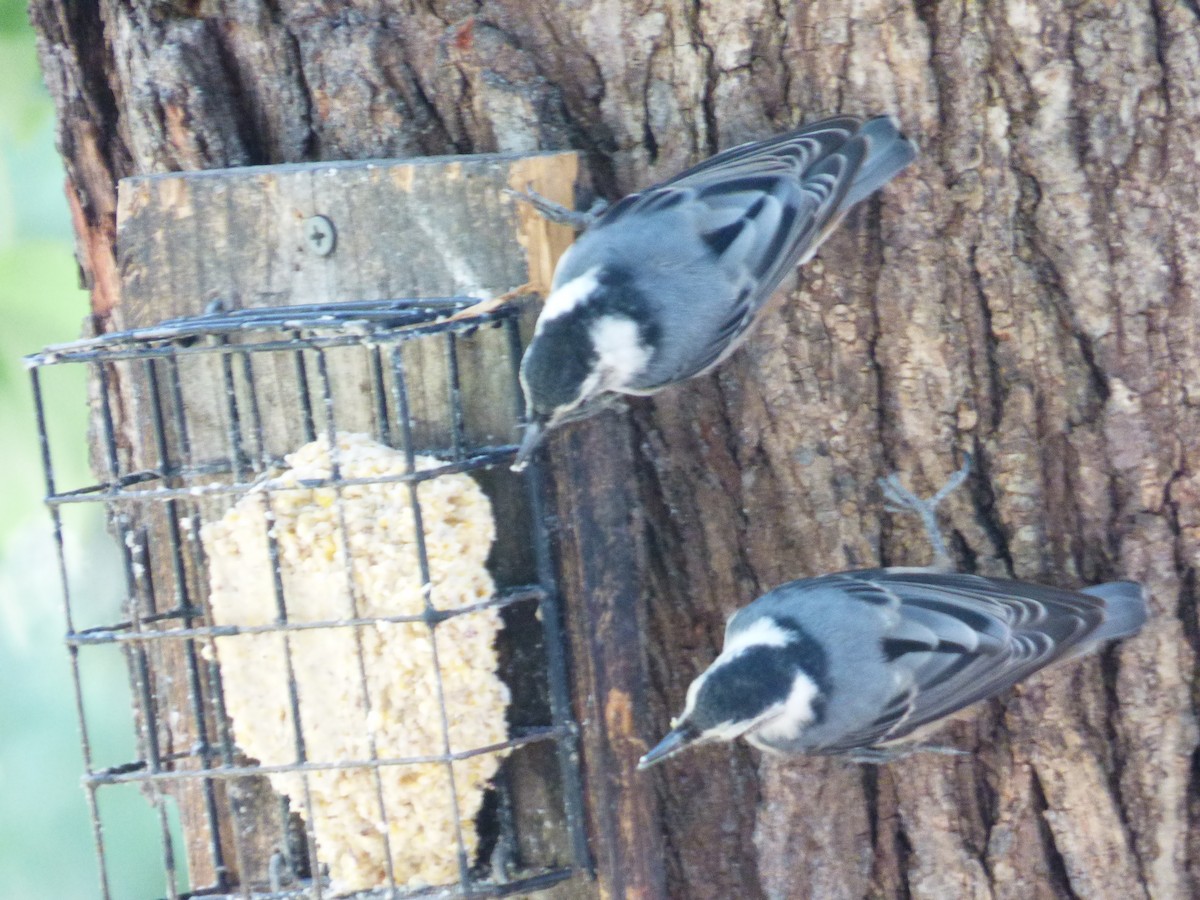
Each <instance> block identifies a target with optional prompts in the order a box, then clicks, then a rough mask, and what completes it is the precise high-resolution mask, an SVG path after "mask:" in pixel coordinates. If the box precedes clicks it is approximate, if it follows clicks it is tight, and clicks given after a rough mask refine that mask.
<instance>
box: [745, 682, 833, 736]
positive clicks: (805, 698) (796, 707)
mask: <svg viewBox="0 0 1200 900" xmlns="http://www.w3.org/2000/svg"><path fill="white" fill-rule="evenodd" d="M818 693H819V692H818V690H817V685H816V683H815V682H814V681H813V680H812V679H811V678H809V677H808V676H807V675H805V674H804V673H803V672H798V673H797V674H796V678H795V679H794V680H793V681H792V690H791V692H790V693H788V698H787V700H786V701H784V704H783V711H782V712H780V713H779V715H777V716H774V717H773V718H771V719H769V720H768V721H766V722H765V723H763V725H762V726H761V727H759V728H756V729H755V732H754V733H755V736H756V737H759V738H763V739H766V740H780V741H786V740H792V739H794V738H797V737H799V736H800V732H801V730H802V729H803V728H804V726H806V725H808V724H809V723H811V722H812V720H813V719H814V718H816V716H815V714H814V713H813V700H815V699H816V697H817V694H818Z"/></svg>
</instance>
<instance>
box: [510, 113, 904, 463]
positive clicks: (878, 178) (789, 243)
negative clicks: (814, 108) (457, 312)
mask: <svg viewBox="0 0 1200 900" xmlns="http://www.w3.org/2000/svg"><path fill="white" fill-rule="evenodd" d="M916 152H917V150H916V146H915V145H914V144H913V143H912V141H910V140H909V139H908V138H906V137H904V135H902V134H901V133H900V131H899V129H898V128H897V125H896V122H895V120H894V119H892V118H890V117H880V118H875V119H871V120H869V121H867V122H865V123H864V122H863V121H862V120H860V119H857V118H854V117H852V116H839V117H836V118H832V119H826V120H824V121H821V122H816V123H813V124H810V125H806V126H804V127H802V128H800V129H798V130H796V131H793V132H790V133H788V134H783V135H779V136H777V137H774V138H770V139H768V140H765V141H759V142H756V143H749V144H743V145H741V146H739V147H734V148H732V149H730V150H726V151H725V152H723V153H719V154H717V155H716V156H714V157H712V158H711V159H708V160H706V161H705V162H702V163H700V164H699V165H697V166H695V167H693V168H691V169H688V170H687V171H685V172H683V173H682V174H680V175H677V176H675V177H674V178H672V179H670V180H669V181H664V182H663V183H661V184H658V185H655V186H654V187H651V188H648V189H646V190H644V191H642V192H640V193H637V194H631V195H629V196H628V197H625V198H624V199H622V200H621V201H620V202H618V203H616V204H615V205H613V206H611V207H608V208H607V209H606V210H604V212H603V213H601V214H599V215H598V216H594V217H593V216H590V215H588V214H574V215H572V214H569V213H567V214H565V215H563V214H564V213H565V212H566V211H564V210H558V213H559V214H558V215H557V216H556V217H557V218H558V219H559V220H560V221H571V222H572V223H574V224H577V225H579V226H580V227H585V228H586V230H585V231H584V232H583V234H581V235H580V236H579V238H578V240H576V241H575V243H574V244H573V245H572V246H571V247H570V248H569V249H568V250H567V252H566V253H564V254H563V256H562V258H561V259H560V260H559V262H558V267H557V268H556V269H555V272H554V279H553V283H552V285H551V293H550V296H549V297H547V298H546V303H545V306H544V307H543V309H542V313H541V316H540V317H539V318H538V321H537V326H536V328H535V331H534V337H533V340H532V341H531V342H530V344H529V347H528V349H527V350H526V351H525V356H524V358H523V359H522V361H521V383H522V386H523V388H524V391H525V408H526V426H525V434H524V437H523V440H522V442H521V447H520V450H519V451H518V453H517V459H516V462H515V463H514V466H513V468H514V469H520V468H523V467H524V465H525V463H526V462H527V460H528V458H529V455H530V454H531V453H532V452H533V450H534V449H536V447H537V446H538V444H539V443H540V442H541V439H542V437H543V435H544V433H545V432H546V430H547V429H549V428H551V427H553V426H555V425H557V424H559V423H560V422H561V421H562V420H563V419H564V417H566V416H568V415H569V414H571V413H572V412H574V411H576V410H577V409H578V408H579V407H581V406H582V405H584V404H586V403H588V402H589V401H591V400H593V399H595V398H597V397H598V396H600V395H601V394H604V393H605V392H610V391H611V392H616V393H623V394H652V393H654V392H656V391H659V390H661V389H662V388H665V387H667V386H668V385H671V384H674V383H675V382H678V381H683V380H684V379H686V378H691V377H693V376H695V375H700V374H702V373H704V372H707V371H708V370H709V369H711V368H712V367H713V366H715V365H717V363H719V362H721V360H723V359H724V358H725V357H726V356H728V355H729V354H730V353H731V352H732V351H733V350H734V349H735V348H736V347H737V345H738V343H739V342H740V341H741V339H742V338H743V337H744V336H745V335H746V333H747V330H748V329H749V328H750V326H751V325H752V324H753V323H754V321H755V319H756V318H757V316H758V314H759V313H760V312H761V311H762V309H763V306H764V304H765V303H766V302H767V300H768V299H769V298H770V297H771V295H772V294H773V293H774V292H775V291H776V289H777V288H779V287H780V285H781V284H782V283H783V282H784V280H785V279H787V278H788V276H789V275H791V274H792V273H793V272H794V271H795V269H796V267H797V265H800V264H802V263H805V262H807V261H808V260H809V259H810V258H811V257H812V255H813V254H814V253H815V252H816V250H817V248H818V247H819V246H820V245H821V243H822V241H824V240H825V238H826V237H827V236H828V235H829V233H830V232H831V231H832V230H833V228H834V227H835V226H836V225H837V224H838V222H840V221H841V219H842V217H843V216H844V215H845V213H846V212H847V210H849V209H850V207H851V206H853V205H854V204H855V203H857V202H858V201H860V200H862V199H864V198H865V197H867V196H868V195H870V194H871V193H873V192H874V191H876V190H878V189H879V188H881V187H882V186H883V185H884V184H886V183H887V182H888V181H889V180H891V178H892V177H893V176H894V175H896V174H897V173H898V172H899V171H900V170H902V169H903V168H904V167H905V166H907V165H908V164H909V163H910V162H912V160H913V158H914V157H915V156H916ZM529 199H531V200H532V201H533V202H534V204H535V205H536V206H539V208H541V209H542V211H543V212H544V213H547V214H551V216H552V217H555V216H553V213H554V210H553V209H552V208H551V207H553V204H547V203H546V202H545V201H541V200H540V198H536V197H533V196H531V197H530V198H529Z"/></svg>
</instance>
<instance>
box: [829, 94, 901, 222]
mask: <svg viewBox="0 0 1200 900" xmlns="http://www.w3.org/2000/svg"><path fill="white" fill-rule="evenodd" d="M858 135H859V136H861V137H863V138H866V140H867V157H866V159H865V160H863V164H862V166H861V167H860V168H859V170H858V174H857V175H856V176H855V178H854V183H853V184H852V185H850V190H849V191H847V192H846V197H845V199H844V200H843V201H842V206H841V208H842V209H843V210H846V209H849V208H850V207H851V206H853V205H854V204H855V203H857V202H858V201H859V200H864V199H866V198H867V197H868V196H870V195H871V194H873V193H874V192H875V191H877V190H879V189H880V188H881V187H883V186H884V185H885V184H887V183H888V182H889V181H891V180H892V179H893V178H894V177H895V176H896V175H897V174H899V172H900V171H901V170H903V169H904V167H905V166H907V165H908V164H909V163H910V162H912V161H913V160H914V159H915V158H916V156H917V145H916V144H914V143H913V142H912V141H911V140H909V139H908V138H906V137H905V136H904V135H903V134H902V133H901V131H900V128H899V126H898V125H897V123H896V120H895V119H893V118H892V117H891V116H880V117H878V118H875V119H871V120H870V121H869V122H867V123H866V124H864V125H863V127H862V128H860V129H859V131H858Z"/></svg>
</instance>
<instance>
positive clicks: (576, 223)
mask: <svg viewBox="0 0 1200 900" xmlns="http://www.w3.org/2000/svg"><path fill="white" fill-rule="evenodd" d="M505 193H506V194H508V195H509V196H510V197H514V198H516V199H517V200H520V201H522V202H524V203H528V204H529V205H530V206H532V207H533V208H534V209H535V210H536V211H537V213H538V215H540V216H541V217H542V218H543V219H545V220H547V221H548V222H553V223H555V224H556V225H568V226H570V227H571V228H574V229H575V230H576V231H586V230H587V229H588V228H590V227H591V226H592V225H594V224H595V223H596V220H597V219H598V218H600V214H601V213H602V212H604V210H605V209H607V208H608V202H607V201H606V200H604V199H602V198H598V199H597V200H596V202H595V203H593V204H592V207H591V209H589V210H587V211H586V212H584V211H582V210H577V209H568V208H567V207H565V206H563V205H562V204H561V203H556V202H554V201H553V200H551V199H550V198H549V197H543V196H542V195H541V194H539V193H538V192H537V191H535V190H534V189H533V188H531V187H526V188H525V190H523V191H514V190H506V191H505Z"/></svg>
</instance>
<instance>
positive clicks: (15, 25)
mask: <svg viewBox="0 0 1200 900" xmlns="http://www.w3.org/2000/svg"><path fill="white" fill-rule="evenodd" d="M0 34H24V35H26V36H29V35H32V34H33V29H32V28H31V27H30V25H29V13H28V12H27V11H26V8H25V0H0Z"/></svg>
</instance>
